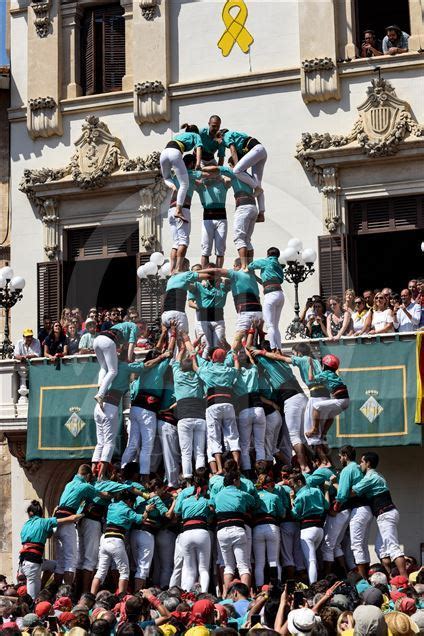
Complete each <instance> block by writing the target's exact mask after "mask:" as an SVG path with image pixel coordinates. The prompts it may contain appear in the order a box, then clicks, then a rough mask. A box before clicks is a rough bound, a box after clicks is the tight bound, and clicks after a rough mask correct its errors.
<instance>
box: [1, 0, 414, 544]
mask: <svg viewBox="0 0 424 636" xmlns="http://www.w3.org/2000/svg"><path fill="white" fill-rule="evenodd" d="M231 4H233V5H234V7H233V9H232V10H231V11H230V9H229V3H228V2H225V1H224V0H211V1H206V0H205V1H191V0H186V1H177V0H175V1H174V0H172V1H171V0H121V1H120V2H113V1H112V2H107V1H106V0H105V2H103V1H102V2H100V1H98V2H92V1H90V0H71V1H70V0H47V1H46V2H43V3H39V2H36V1H31V0H11V3H10V11H9V21H10V52H11V78H12V82H11V107H10V109H9V122H10V140H11V141H10V166H11V187H10V207H11V210H12V226H11V262H12V265H14V266H15V268H16V269H19V274H20V275H22V276H24V278H25V279H26V282H27V285H26V288H25V292H24V298H23V300H22V301H21V302H20V303H19V306H18V307H16V308H15V310H14V312H13V317H12V326H13V329H12V334H13V337H14V338H15V339H16V338H17V337H19V336H20V334H21V333H22V330H23V329H24V328H25V327H32V328H33V329H36V328H37V325H38V324H39V323H40V321H41V320H42V317H43V315H45V314H49V315H50V316H51V317H53V318H56V317H59V314H60V311H61V309H62V308H63V306H65V305H71V306H78V307H81V308H82V309H83V311H86V310H87V309H88V307H90V306H92V305H97V306H103V307H108V306H112V305H116V304H120V305H123V306H128V305H130V304H134V303H135V302H138V303H139V304H142V303H143V298H141V294H140V292H139V289H138V287H137V278H136V269H137V265H138V264H139V263H140V262H142V260H143V258H146V254H147V255H148V253H149V252H151V251H154V250H157V249H162V250H163V251H164V252H165V253H168V252H169V250H170V247H171V240H170V235H169V232H168V228H167V223H166V214H167V207H168V205H167V204H168V201H169V195H168V193H167V191H166V188H164V186H163V184H162V182H161V180H160V179H159V178H158V153H159V152H160V151H161V150H162V149H163V148H164V147H165V145H166V143H167V142H168V141H169V140H170V139H171V136H172V134H173V133H175V132H177V131H178V130H179V128H180V126H181V125H182V124H183V123H184V122H190V123H196V124H198V125H199V126H204V125H206V123H207V121H208V118H209V116H210V115H212V114H218V115H220V117H221V118H222V124H223V126H225V127H226V128H229V129H235V130H241V131H245V132H247V133H249V134H250V135H252V136H254V137H256V138H258V139H259V140H260V141H261V142H262V143H263V144H264V145H265V147H266V148H267V151H268V162H267V164H266V168H265V174H264V182H263V183H264V188H265V193H266V201H267V203H266V222H265V223H264V224H259V225H258V226H257V228H256V230H255V233H254V245H255V251H256V253H257V254H258V255H263V254H264V253H265V250H266V248H267V247H269V246H270V245H271V244H276V245H277V246H278V247H284V246H285V245H286V243H287V241H288V240H289V239H290V238H292V237H300V238H301V239H302V240H303V242H304V245H305V246H308V247H313V248H314V249H316V251H317V252H318V254H319V259H318V262H317V267H316V273H315V274H314V275H313V276H312V277H310V278H309V279H308V281H307V282H305V283H304V284H303V285H302V287H301V296H302V298H303V300H305V299H306V298H307V297H308V296H311V295H312V294H313V293H317V292H319V291H321V293H322V294H324V295H325V296H328V295H330V294H342V293H343V291H344V289H346V288H347V287H351V286H354V287H355V288H356V289H357V290H359V291H361V290H362V289H364V288H365V287H369V286H370V287H376V286H378V285H380V286H383V285H389V286H393V288H399V287H400V286H401V285H405V284H406V282H407V281H408V279H409V278H412V277H413V276H416V275H419V274H421V272H422V269H421V271H420V270H419V268H420V267H422V265H421V260H420V258H421V253H420V250H419V245H420V242H421V238H420V233H421V235H422V231H423V226H424V203H423V201H424V170H423V164H424V162H423V157H424V100H423V94H424V78H423V68H424V55H423V49H424V25H423V17H422V16H423V9H424V5H423V0H409V1H408V0H397V2H388V3H385V5H387V6H385V7H382V6H379V10H378V12H377V13H376V12H374V14H375V15H374V14H373V11H372V10H371V8H370V7H367V4H373V3H366V2H363V1H362V0H343V1H342V0H319V1H302V0H299V1H285V0H274V1H270V2H268V1H263V0H260V1H259V0H257V1H256V0H245V1H242V0H240V1H238V2H234V3H231ZM394 22H395V23H399V25H400V27H401V28H402V29H403V30H404V31H406V32H408V33H409V34H410V38H409V51H408V52H407V53H404V54H402V55H384V56H381V57H378V58H368V57H365V58H361V57H357V56H358V55H360V51H361V43H362V39H363V30H364V29H365V28H370V27H372V28H374V30H376V31H377V32H378V33H379V34H380V35H381V36H382V35H384V29H385V27H386V26H387V25H388V24H390V23H394ZM376 67H378V69H377V70H376ZM227 207H228V211H229V237H228V249H227V258H226V264H227V265H231V262H232V257H233V256H234V255H235V253H236V252H235V249H234V246H233V244H232V240H231V235H232V212H233V210H234V206H233V203H232V200H231V197H229V203H228V206H227ZM192 218H193V225H192V234H191V245H190V248H189V253H188V254H189V256H190V260H191V262H192V263H193V262H198V261H199V258H200V228H201V207H200V203H199V202H198V201H197V200H194V202H193V205H192ZM388 254H393V255H394V257H393V258H392V257H388ZM87 280H90V281H91V285H90V286H87V284H86V281H87ZM286 288H287V289H286V293H287V301H286V305H285V308H284V312H283V322H284V323H285V324H287V323H288V322H289V320H290V318H291V317H292V312H293V293H292V289H291V288H290V287H289V286H288V285H287V286H286ZM226 321H227V325H228V331H229V333H230V334H231V333H232V331H233V329H232V325H233V324H234V316H233V313H232V312H231V310H230V309H228V312H227V314H226ZM21 376H22V372H21ZM21 376H19V377H21ZM17 377H18V376H17ZM16 382H17V383H18V384H17V387H19V386H20V384H19V383H20V380H19V378H18V380H16ZM17 387H15V389H16V388H17ZM21 397H22V395H21V396H20V397H19V399H20V398H21ZM22 404H23V402H21V405H22ZM19 413H20V414H19ZM22 413H23V412H19V408H16V409H15V414H16V416H14V417H15V420H16V418H17V420H19V426H18V425H17V424H16V422H15V424H16V426H15V429H13V422H14V421H15V420H14V417H12V416H10V418H9V420H8V424H7V426H8V433H7V434H8V436H9V439H11V440H12V442H13V439H14V440H15V442H16V444H18V442H19V443H22V440H23V439H24V430H25V416H24V415H22ZM8 417H9V416H8ZM19 427H21V428H19ZM14 452H15V454H16V455H18V457H19V459H20V461H21V463H22V464H23V465H24V462H25V459H24V457H23V454H22V446H21V447H20V450H19V452H18V451H17V450H16V448H15V449H14ZM384 452H385V453H387V459H386V464H387V465H391V462H392V459H393V458H394V456H395V455H394V453H393V450H392V449H388V450H386V451H384ZM406 452H408V453H410V454H411V456H414V458H415V457H416V458H418V452H419V451H418V449H416V448H410V449H407V450H405V449H403V450H402V451H401V454H402V453H403V454H406ZM404 460H405V463H406V455H405V457H404V455H402V458H401V461H400V463H399V467H396V468H393V467H392V470H393V471H394V472H393V477H392V479H395V480H396V479H397V478H398V477H399V475H400V474H402V475H403V473H404V470H403V467H402V462H404ZM12 461H13V465H12V467H14V468H12V474H13V470H15V473H14V474H15V475H18V474H19V466H18V462H17V460H16V458H13V460H12ZM386 464H385V465H384V466H383V469H384V468H385V467H386ZM54 469H55V466H52V467H50V468H49V471H50V470H54ZM72 469H73V467H72ZM29 470H34V471H35V468H34V466H31V467H28V466H27V467H26V472H27V475H29V474H30V473H29ZM66 471H67V474H68V473H69V472H71V469H70V470H69V471H68V469H66ZM40 474H41V473H40V471H39V470H38V469H37V472H36V473H35V472H34V475H35V477H34V478H31V480H32V481H33V484H35V485H36V484H37V483H38V482H40V483H41V481H43V480H42V479H41V478H40ZM51 474H53V472H49V475H51ZM64 478H65V474H63V479H62V482H63V480H64ZM15 479H16V483H15V485H14V487H16V488H17V490H16V491H15V492H16V493H19V494H18V495H17V496H16V498H15V497H14V498H13V503H12V511H13V518H14V522H15V520H16V524H19V522H20V521H21V520H22V511H23V509H24V504H25V501H26V500H27V499H28V498H31V497H29V494H30V491H31V492H33V491H32V490H31V488H32V487H30V486H29V485H27V486H25V485H24V483H26V482H20V481H19V479H18V478H15ZM44 482H45V483H47V482H46V480H45V479H44ZM399 487H400V488H405V489H407V488H409V482H405V481H402V485H399ZM25 488H27V491H25V492H24V490H25ZM43 489H44V490H43ZM41 490H43V492H45V486H43V488H42V489H41ZM12 492H13V491H12ZM38 492H39V493H40V492H41V491H40V490H39V491H38ZM43 492H42V493H41V494H43ZM402 496H403V495H402ZM48 507H49V506H48ZM15 513H16V514H15ZM417 524H418V526H417V528H419V529H421V530H422V529H423V528H424V519H423V518H420V519H417ZM14 534H15V535H16V532H14ZM412 537H413V535H412V534H411V542H410V549H411V550H412V549H414V550H415V544H414V543H413V539H412ZM15 548H16V546H15ZM15 552H16V550H15Z"/></svg>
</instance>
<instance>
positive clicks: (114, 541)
mask: <svg viewBox="0 0 424 636" xmlns="http://www.w3.org/2000/svg"><path fill="white" fill-rule="evenodd" d="M112 563H113V564H114V566H115V567H116V569H117V570H118V572H119V578H120V579H122V580H125V581H128V579H129V576H130V566H129V561H128V554H127V551H126V549H125V543H124V542H123V540H122V539H118V537H105V536H103V537H102V538H101V540H100V548H99V564H98V566H97V572H96V574H95V575H94V576H95V577H96V579H99V580H100V582H101V583H103V581H104V580H105V578H106V576H107V573H108V571H109V568H110V567H111V565H112Z"/></svg>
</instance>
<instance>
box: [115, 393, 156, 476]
mask: <svg viewBox="0 0 424 636" xmlns="http://www.w3.org/2000/svg"><path fill="white" fill-rule="evenodd" d="M130 420H131V428H130V437H129V439H128V444H127V447H126V449H125V451H124V454H123V455H122V461H121V465H122V467H124V466H125V465H126V464H129V463H130V462H132V461H134V459H135V458H136V457H137V453H138V452H139V451H140V447H141V452H140V473H141V474H142V475H149V474H150V458H151V455H152V451H153V445H154V443H155V437H156V431H157V416H156V413H154V412H153V411H147V410H146V409H142V408H141V407H140V406H132V407H131V409H130Z"/></svg>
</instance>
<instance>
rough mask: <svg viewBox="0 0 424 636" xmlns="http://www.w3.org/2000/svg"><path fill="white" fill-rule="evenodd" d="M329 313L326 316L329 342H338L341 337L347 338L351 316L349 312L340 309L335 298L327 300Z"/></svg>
mask: <svg viewBox="0 0 424 636" xmlns="http://www.w3.org/2000/svg"><path fill="white" fill-rule="evenodd" d="M328 305H329V307H330V313H329V315H328V316H327V336H328V338H329V340H340V338H341V337H342V336H347V334H348V333H349V329H350V323H351V315H350V312H349V311H345V310H343V309H342V306H341V303H340V300H339V298H337V296H331V298H329V299H328Z"/></svg>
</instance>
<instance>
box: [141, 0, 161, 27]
mask: <svg viewBox="0 0 424 636" xmlns="http://www.w3.org/2000/svg"><path fill="white" fill-rule="evenodd" d="M140 7H141V15H142V16H143V18H144V19H145V20H147V21H148V22H151V21H152V20H154V19H155V17H156V16H157V14H158V0H140Z"/></svg>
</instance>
